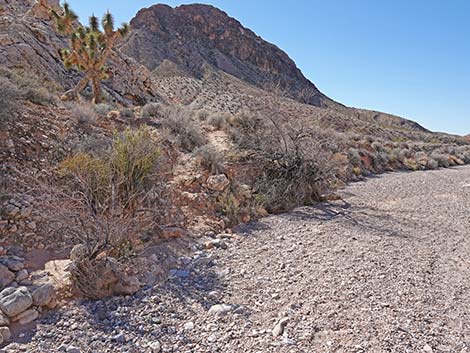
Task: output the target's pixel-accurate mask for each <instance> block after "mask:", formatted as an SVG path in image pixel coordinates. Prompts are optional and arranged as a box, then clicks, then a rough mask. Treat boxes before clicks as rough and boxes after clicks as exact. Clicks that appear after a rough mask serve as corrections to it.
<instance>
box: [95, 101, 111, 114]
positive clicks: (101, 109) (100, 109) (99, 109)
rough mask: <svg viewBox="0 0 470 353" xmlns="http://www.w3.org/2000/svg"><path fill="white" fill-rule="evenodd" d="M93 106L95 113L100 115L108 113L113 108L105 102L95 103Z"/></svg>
mask: <svg viewBox="0 0 470 353" xmlns="http://www.w3.org/2000/svg"><path fill="white" fill-rule="evenodd" d="M93 108H94V110H95V112H96V114H98V115H101V116H104V115H106V114H108V113H109V112H110V111H111V110H113V106H112V105H109V104H106V103H100V104H96V105H95V106H94V107H93Z"/></svg>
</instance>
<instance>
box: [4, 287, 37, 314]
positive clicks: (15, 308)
mask: <svg viewBox="0 0 470 353" xmlns="http://www.w3.org/2000/svg"><path fill="white" fill-rule="evenodd" d="M32 304H33V298H32V297H31V294H30V293H29V291H28V288H26V287H18V288H6V289H4V290H3V291H2V292H0V309H1V310H2V311H3V312H4V313H5V314H7V315H8V316H9V317H14V316H17V315H18V314H21V313H22V312H24V311H25V310H27V309H28V308H29V307H30V306H31V305H32Z"/></svg>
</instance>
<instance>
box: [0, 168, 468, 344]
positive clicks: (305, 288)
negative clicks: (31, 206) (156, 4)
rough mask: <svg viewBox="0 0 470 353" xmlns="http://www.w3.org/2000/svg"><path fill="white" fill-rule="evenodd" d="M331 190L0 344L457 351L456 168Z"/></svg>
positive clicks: (463, 304)
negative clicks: (151, 280) (160, 279)
mask: <svg viewBox="0 0 470 353" xmlns="http://www.w3.org/2000/svg"><path fill="white" fill-rule="evenodd" d="M341 193H342V196H343V200H341V201H335V202H331V203H326V204H321V205H317V206H314V207H305V208H299V209H297V210H295V211H293V212H291V213H288V214H283V215H276V216H271V217H268V218H265V219H263V220H261V221H260V222H258V223H255V224H250V225H248V226H246V227H244V228H242V229H240V231H239V232H238V233H237V234H234V235H225V236H221V237H220V239H217V242H218V243H219V244H220V242H223V243H224V246H222V247H217V246H216V247H214V248H213V249H211V250H198V251H196V252H195V253H194V256H192V257H191V258H182V259H180V262H179V264H180V267H179V268H178V271H173V277H172V278H171V279H170V280H169V281H168V282H166V283H163V284H161V285H159V286H156V287H152V288H146V289H144V290H143V291H141V292H139V293H138V294H137V295H135V296H133V297H128V298H112V299H109V300H103V301H99V302H75V303H71V304H70V306H69V307H66V308H62V309H60V310H59V311H55V312H53V313H51V314H50V315H49V316H47V317H45V318H43V319H42V320H40V321H39V322H38V324H37V327H36V328H35V329H34V331H32V332H31V334H30V335H25V336H23V337H21V338H20V341H22V342H19V343H13V344H10V345H9V346H7V347H6V348H4V349H5V351H7V352H60V351H63V352H67V351H68V352H75V353H77V352H81V353H84V352H113V353H114V352H129V353H133V352H150V353H152V352H159V351H163V352H224V353H229V352H283V353H284V352H468V351H470V317H469V316H470V295H469V293H470V292H469V289H470V258H469V254H470V236H469V232H470V213H469V210H470V168H469V167H460V168H452V169H445V170H438V171H427V172H414V173H395V174H388V175H383V176H378V177H375V178H371V179H368V180H367V181H365V182H359V183H355V184H352V185H350V186H348V187H347V188H346V189H345V190H343V191H342V192H341ZM225 245H227V248H226V249H224V248H225ZM200 249H202V247H201V248H200ZM216 304H226V305H225V306H220V305H219V306H216V307H214V305H216ZM74 348H76V349H77V350H76V351H73V350H71V349H74Z"/></svg>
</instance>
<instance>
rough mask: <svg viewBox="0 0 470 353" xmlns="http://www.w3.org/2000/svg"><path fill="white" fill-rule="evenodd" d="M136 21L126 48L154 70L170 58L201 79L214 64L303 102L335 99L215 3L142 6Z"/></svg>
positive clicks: (283, 54)
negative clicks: (206, 68)
mask: <svg viewBox="0 0 470 353" xmlns="http://www.w3.org/2000/svg"><path fill="white" fill-rule="evenodd" d="M130 25H131V28H132V33H131V35H130V36H129V37H128V39H127V40H126V42H125V43H124V44H123V45H122V47H121V49H122V51H123V52H125V53H126V54H127V55H129V56H131V57H134V58H135V59H136V60H137V61H139V62H140V63H142V64H144V65H145V66H147V68H149V69H150V70H154V69H156V68H157V67H158V66H159V65H161V64H162V62H164V60H169V61H171V62H173V63H175V64H177V65H178V66H179V67H180V68H181V69H183V70H184V71H188V72H191V73H192V74H193V75H195V76H196V77H200V76H201V75H202V68H203V66H204V65H205V64H210V65H212V66H214V67H215V68H217V69H219V70H222V71H225V72H227V73H229V74H231V75H233V76H235V77H237V78H239V79H242V80H244V81H246V82H248V83H250V84H253V85H256V86H258V87H262V88H266V87H272V86H278V87H279V88H280V89H281V90H283V91H284V92H285V93H286V94H287V95H288V96H290V97H292V98H295V99H297V100H299V101H303V102H306V103H310V104H313V105H317V106H322V105H325V104H326V103H328V102H330V100H329V99H328V98H327V97H326V96H324V95H323V94H322V93H321V92H320V91H319V90H318V89H317V88H316V87H315V85H314V84H313V83H311V82H310V81H309V80H307V79H306V78H305V77H304V76H303V74H302V72H301V71H300V70H299V69H298V68H297V66H296V65H295V63H294V62H293V61H292V60H291V59H290V58H289V56H288V55H287V54H286V53H285V52H283V51H282V50H281V49H279V48H278V47H277V46H275V45H273V44H271V43H268V42H267V41H265V40H263V39H262V38H261V37H259V36H258V35H256V34H255V33H254V32H253V31H251V30H250V29H248V28H245V27H244V26H243V25H242V24H241V23H240V22H239V21H237V20H236V19H234V18H232V17H230V16H228V15H227V14H226V13H225V12H223V11H221V10H219V9H217V8H215V7H213V6H210V5H203V4H192V5H182V6H179V7H175V8H172V7H170V6H168V5H162V4H158V5H154V6H151V7H149V8H145V9H142V10H140V11H139V12H138V13H137V15H136V16H135V17H134V18H133V19H132V20H131V22H130Z"/></svg>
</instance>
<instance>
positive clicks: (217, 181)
mask: <svg viewBox="0 0 470 353" xmlns="http://www.w3.org/2000/svg"><path fill="white" fill-rule="evenodd" d="M206 183H207V187H208V188H209V189H210V190H213V191H219V192H221V191H224V190H225V188H226V187H227V186H228V185H229V184H230V180H228V178H227V176H226V175H225V174H219V175H211V176H210V177H209V178H207V181H206Z"/></svg>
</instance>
